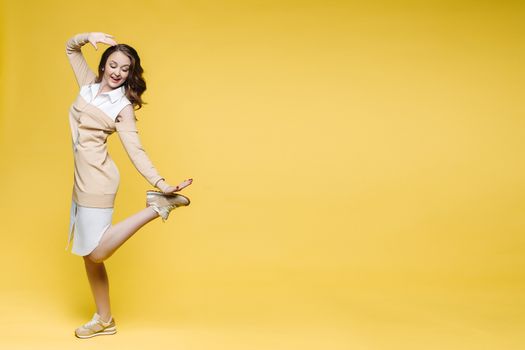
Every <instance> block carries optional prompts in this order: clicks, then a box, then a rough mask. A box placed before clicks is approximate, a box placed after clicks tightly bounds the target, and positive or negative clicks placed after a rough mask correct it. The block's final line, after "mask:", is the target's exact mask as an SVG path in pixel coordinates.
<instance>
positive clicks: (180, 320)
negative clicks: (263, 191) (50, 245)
mask: <svg viewBox="0 0 525 350" xmlns="http://www.w3.org/2000/svg"><path fill="white" fill-rule="evenodd" d="M207 292H209V293H213V288H209V289H208V291H207ZM268 292H269V293H271V292H272V291H271V290H268ZM274 292H275V291H274ZM324 292H325V293H326V296H325V298H319V297H320V295H319V291H318V295H317V296H316V297H317V300H314V298H313V297H312V295H308V292H305V293H303V295H297V296H296V297H295V298H294V297H293V296H291V295H284V294H285V293H282V294H283V295H282V296H283V297H287V298H289V303H286V302H283V300H281V304H280V305H276V308H271V306H269V307H268V308H260V305H254V304H252V305H250V296H249V295H247V296H246V297H245V298H244V299H243V300H240V301H239V303H235V302H234V301H231V300H230V301H228V304H223V305H211V304H209V305H205V302H203V304H202V305H200V306H195V310H194V311H193V312H192V311H191V310H189V309H185V310H184V311H181V314H180V315H176V314H172V315H168V314H164V315H163V316H162V313H161V316H160V317H159V314H158V310H150V311H148V310H146V311H145V312H143V313H142V314H139V312H138V311H137V310H136V309H135V308H133V307H132V308H131V309H132V310H134V311H132V312H125V311H124V310H120V309H121V308H122V305H119V306H118V307H117V308H116V309H119V313H117V314H115V315H114V317H115V320H116V321H117V330H118V332H117V334H115V335H111V336H99V337H95V338H91V339H77V338H75V337H74V336H73V329H74V327H76V326H77V324H80V323H81V322H85V321H86V319H83V318H82V317H85V318H88V317H90V316H91V315H90V314H89V307H86V308H85V310H83V311H80V312H78V311H75V310H72V309H71V308H69V309H68V304H70V301H67V300H66V301H59V300H54V301H53V300H52V299H49V300H46V298H39V297H38V295H37V294H36V293H33V292H29V293H25V295H21V294H20V293H19V294H18V295H17V296H14V295H5V293H4V295H3V298H5V299H4V300H8V299H9V298H10V299H12V300H13V303H9V305H7V306H6V307H5V308H4V310H3V312H2V313H3V315H2V328H3V332H2V333H3V336H2V340H1V341H0V345H1V346H0V348H2V349H53V350H55V349H72V348H73V347H74V348H83V347H89V348H92V346H93V344H96V346H97V348H98V349H112V348H114V347H119V348H125V349H147V347H151V348H154V349H192V350H193V349H203V350H204V349H206V350H210V349H228V350H236V349H239V350H241V349H242V350H246V349H272V350H275V349H283V350H284V349H286V350H289V349H333V350H338V349H355V350H360V349H367V350H375V349H377V350H394V349H400V350H401V349H403V350H409V349H417V350H419V349H425V350H432V349H436V350H438V349H439V350H441V349H447V350H456V349H457V350H467V349H472V350H480V349H494V350H496V349H497V350H499V349H505V350H514V349H516V350H521V349H523V348H524V346H525V335H524V334H525V333H524V332H523V326H524V323H525V322H524V318H523V316H522V314H521V313H520V312H519V311H518V310H523V304H524V303H523V301H521V303H520V302H517V301H519V300H520V295H519V294H520V293H519V290H510V289H509V290H505V289H503V288H501V287H495V288H494V289H492V290H488V289H487V288H485V289H484V290H482V289H479V290H476V289H473V288H470V289H466V288H462V289H459V288H458V289H456V290H453V289H451V288H450V286H449V287H448V288H447V289H440V288H439V287H433V288H427V289H425V288H422V287H421V286H420V287H419V288H417V289H411V288H410V287H408V286H406V288H399V287H398V288H396V289H395V290H388V289H385V288H383V289H379V288H375V289H368V290H366V289H364V288H360V289H359V288H355V289H354V290H353V291H352V292H350V294H347V295H342V294H340V293H338V291H337V290H335V289H332V290H329V289H326V290H325V291H324ZM275 296H276V295H273V298H275ZM521 300H522V299H521ZM252 301H253V302H254V303H255V302H257V301H255V300H252ZM274 302H275V301H274ZM6 304H7V303H6ZM142 306H144V307H147V306H148V303H147V302H143V304H142ZM257 310H258V311H257Z"/></svg>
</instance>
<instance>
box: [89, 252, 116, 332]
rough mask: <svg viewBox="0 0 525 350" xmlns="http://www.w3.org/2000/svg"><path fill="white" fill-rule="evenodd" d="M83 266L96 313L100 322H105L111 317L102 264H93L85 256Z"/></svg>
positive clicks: (105, 275) (107, 284) (106, 281)
mask: <svg viewBox="0 0 525 350" xmlns="http://www.w3.org/2000/svg"><path fill="white" fill-rule="evenodd" d="M84 265H85V266H86V273H87V276H88V280H89V284H90V286H91V292H92V293H93V297H94V299H95V304H96V305H97V313H98V314H99V315H100V316H101V318H102V320H103V321H105V322H107V321H109V318H110V317H111V308H110V304H109V281H108V275H107V273H106V267H105V266H104V263H97V262H93V261H92V260H91V259H90V258H88V257H87V256H84Z"/></svg>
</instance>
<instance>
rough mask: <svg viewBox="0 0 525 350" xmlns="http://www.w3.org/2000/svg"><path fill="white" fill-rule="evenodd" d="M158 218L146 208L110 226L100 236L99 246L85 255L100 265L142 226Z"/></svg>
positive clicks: (157, 215)
mask: <svg viewBox="0 0 525 350" xmlns="http://www.w3.org/2000/svg"><path fill="white" fill-rule="evenodd" d="M158 217H159V214H157V213H156V212H155V211H154V210H153V209H151V207H148V208H145V209H143V210H141V211H139V212H138V213H136V214H134V215H132V216H130V217H128V218H126V219H124V220H122V221H121V222H119V223H117V224H115V225H112V226H111V227H110V228H108V229H107V230H106V232H104V234H103V235H102V238H101V239H100V243H99V245H98V246H97V247H96V248H95V250H93V251H92V252H91V254H89V255H87V257H88V258H89V259H90V260H91V261H92V262H95V263H101V262H102V261H104V260H106V259H107V258H109V257H110V256H111V255H113V253H114V252H115V251H116V250H117V249H118V248H119V247H120V246H121V245H122V244H124V242H126V241H127V240H128V238H130V237H131V236H133V234H134V233H135V232H137V231H138V230H139V229H140V228H141V227H142V226H144V225H145V224H147V223H148V222H150V221H152V220H153V219H155V218H158Z"/></svg>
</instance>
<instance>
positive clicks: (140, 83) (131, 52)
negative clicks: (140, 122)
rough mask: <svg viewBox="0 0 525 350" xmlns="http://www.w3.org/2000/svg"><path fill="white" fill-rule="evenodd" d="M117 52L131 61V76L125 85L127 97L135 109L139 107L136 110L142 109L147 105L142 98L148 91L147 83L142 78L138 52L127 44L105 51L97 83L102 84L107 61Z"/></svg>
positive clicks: (142, 71) (111, 47)
mask: <svg viewBox="0 0 525 350" xmlns="http://www.w3.org/2000/svg"><path fill="white" fill-rule="evenodd" d="M115 51H120V52H122V53H123V54H125V55H126V56H128V57H129V59H130V61H131V64H130V67H129V75H128V77H127V79H126V81H125V82H124V84H123V85H124V87H125V89H126V97H127V98H128V100H129V101H130V102H131V103H132V104H133V106H134V107H137V108H136V109H140V108H142V105H143V104H146V102H144V101H143V100H142V98H141V95H142V94H143V93H144V91H146V81H145V80H144V78H143V77H142V73H144V69H142V66H141V65H140V57H139V55H138V53H137V51H136V50H135V49H134V48H132V47H131V46H129V45H127V44H117V45H113V46H110V47H108V48H107V49H106V51H104V53H103V54H102V57H101V58H100V63H99V65H98V77H97V79H96V80H95V83H100V82H101V81H102V76H103V75H104V70H103V68H104V67H105V66H106V61H107V60H108V57H109V55H111V54H112V53H113V52H115Z"/></svg>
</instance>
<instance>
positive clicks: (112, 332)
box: [75, 328, 117, 339]
mask: <svg viewBox="0 0 525 350" xmlns="http://www.w3.org/2000/svg"><path fill="white" fill-rule="evenodd" d="M115 333H117V329H116V328H107V329H105V330H103V331H101V332H97V333H93V334H90V335H78V334H76V333H75V336H76V337H77V338H81V339H86V338H93V337H96V336H97V335H111V334H115Z"/></svg>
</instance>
